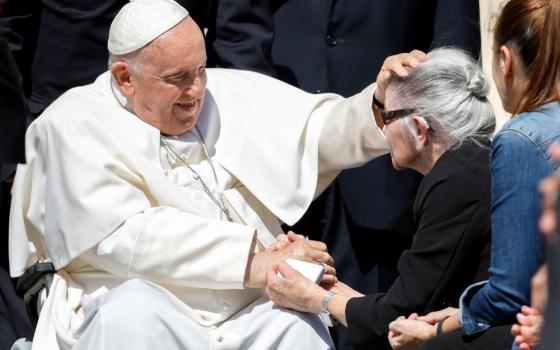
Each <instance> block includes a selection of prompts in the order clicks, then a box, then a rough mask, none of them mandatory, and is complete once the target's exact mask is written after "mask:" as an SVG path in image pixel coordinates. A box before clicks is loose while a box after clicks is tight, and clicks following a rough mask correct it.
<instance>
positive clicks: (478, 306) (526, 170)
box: [460, 130, 551, 334]
mask: <svg viewBox="0 0 560 350" xmlns="http://www.w3.org/2000/svg"><path fill="white" fill-rule="evenodd" d="M490 169H491V176H492V177H491V181H492V183H491V191H492V244H491V260H490V269H489V274H490V277H489V280H488V281H487V282H485V283H482V284H478V285H473V286H471V287H469V288H467V290H466V291H465V292H464V293H463V296H462V297H461V301H460V309H461V313H460V317H461V322H462V325H463V326H462V327H463V333H465V334H473V333H477V332H480V331H483V330H485V329H487V328H488V327H491V326H494V325H503V324H509V323H513V322H515V315H516V313H517V312H518V311H519V310H520V309H521V306H522V305H528V304H529V303H530V281H531V277H532V275H533V274H534V273H535V272H536V271H537V268H538V267H539V265H540V264H541V263H542V259H543V257H542V249H541V244H542V235H541V234H539V231H538V226H537V223H538V218H539V214H540V194H539V191H538V183H539V181H540V180H541V179H542V178H544V177H545V176H547V175H548V174H550V173H551V169H550V167H549V165H548V164H547V161H546V159H545V157H544V154H543V151H542V150H541V149H539V147H538V146H536V145H535V144H534V143H533V142H532V141H531V140H530V139H529V138H528V137H527V136H526V135H524V134H523V133H520V132H518V131H516V130H503V131H501V132H500V133H499V134H498V135H497V136H496V138H495V139H494V142H493V144H492V153H491V162H490Z"/></svg>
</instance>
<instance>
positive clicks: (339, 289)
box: [328, 281, 364, 298]
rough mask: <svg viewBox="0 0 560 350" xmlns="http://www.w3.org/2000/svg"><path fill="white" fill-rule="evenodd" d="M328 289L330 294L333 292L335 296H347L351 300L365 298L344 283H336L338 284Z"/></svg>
mask: <svg viewBox="0 0 560 350" xmlns="http://www.w3.org/2000/svg"><path fill="white" fill-rule="evenodd" d="M328 289H329V291H330V292H333V293H335V294H340V295H346V296H349V297H350V298H355V297H363V296H364V295H363V294H362V293H360V292H358V291H356V290H354V289H352V287H350V286H348V285H347V284H345V283H342V282H340V281H336V283H335V284H333V285H332V286H331V287H330V288H328Z"/></svg>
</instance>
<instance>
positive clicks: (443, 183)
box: [419, 141, 490, 193]
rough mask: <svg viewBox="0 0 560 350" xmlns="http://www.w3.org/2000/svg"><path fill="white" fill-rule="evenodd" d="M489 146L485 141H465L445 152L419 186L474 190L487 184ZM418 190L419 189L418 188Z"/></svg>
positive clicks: (488, 177) (488, 175)
mask: <svg viewBox="0 0 560 350" xmlns="http://www.w3.org/2000/svg"><path fill="white" fill-rule="evenodd" d="M489 154H490V148H489V145H488V143H486V142H476V143H475V142H471V141H466V142H464V143H463V144H461V145H460V146H459V147H455V148H452V149H450V150H448V151H447V152H445V153H444V154H443V155H442V156H441V157H440V159H438V161H437V162H436V164H435V165H434V167H433V169H432V171H430V172H429V173H428V174H427V175H426V176H425V177H424V179H423V180H422V184H421V186H423V187H425V188H430V187H434V186H437V187H445V188H446V190H449V189H450V188H455V189H456V190H457V191H462V190H466V191H471V193H472V192H473V191H474V192H476V191H475V190H474V189H475V188H479V189H480V188H482V187H487V186H489V183H490V169H489ZM419 192H420V189H419Z"/></svg>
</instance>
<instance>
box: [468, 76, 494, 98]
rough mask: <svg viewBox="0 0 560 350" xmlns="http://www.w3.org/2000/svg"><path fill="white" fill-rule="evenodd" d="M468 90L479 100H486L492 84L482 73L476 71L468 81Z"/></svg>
mask: <svg viewBox="0 0 560 350" xmlns="http://www.w3.org/2000/svg"><path fill="white" fill-rule="evenodd" d="M467 90H469V91H470V93H471V94H473V95H474V96H476V97H478V98H485V97H486V96H488V93H489V92H490V84H489V83H488V81H487V80H486V78H485V77H484V75H483V74H482V73H481V72H480V71H478V70H474V72H472V74H471V77H470V79H468V82H467Z"/></svg>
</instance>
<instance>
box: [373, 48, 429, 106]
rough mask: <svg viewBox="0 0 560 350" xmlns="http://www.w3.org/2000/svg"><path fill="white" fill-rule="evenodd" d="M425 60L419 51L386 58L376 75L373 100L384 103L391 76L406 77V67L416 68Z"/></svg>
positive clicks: (424, 55)
mask: <svg viewBox="0 0 560 350" xmlns="http://www.w3.org/2000/svg"><path fill="white" fill-rule="evenodd" d="M426 58H427V56H426V54H425V53H424V52H422V51H419V50H413V51H411V52H409V53H401V54H398V55H393V56H389V57H387V58H386V59H385V61H384V62H383V66H381V70H380V71H379V74H377V80H376V83H377V88H376V90H375V98H376V99H377V101H379V102H381V103H385V89H387V85H388V84H389V81H390V80H391V76H393V75H397V76H399V77H406V76H408V71H407V70H406V67H410V68H416V67H418V66H419V65H420V64H421V63H422V62H423V61H425V60H426Z"/></svg>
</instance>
